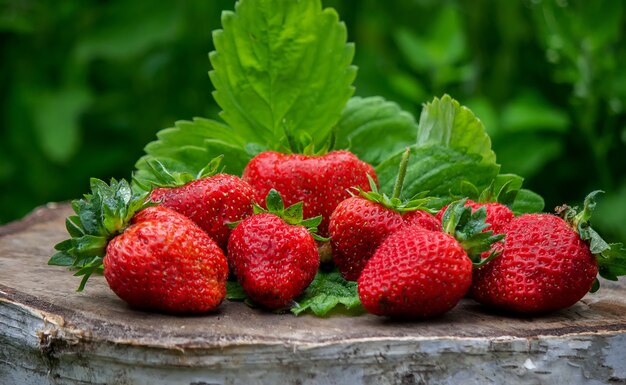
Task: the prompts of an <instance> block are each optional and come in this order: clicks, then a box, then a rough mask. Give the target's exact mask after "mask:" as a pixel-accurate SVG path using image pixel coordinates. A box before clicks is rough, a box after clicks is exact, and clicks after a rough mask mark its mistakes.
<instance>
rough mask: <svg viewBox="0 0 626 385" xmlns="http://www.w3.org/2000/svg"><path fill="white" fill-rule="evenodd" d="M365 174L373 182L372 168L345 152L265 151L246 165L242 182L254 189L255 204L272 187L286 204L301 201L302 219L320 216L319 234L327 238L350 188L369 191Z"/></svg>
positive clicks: (374, 175)
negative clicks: (319, 153)
mask: <svg viewBox="0 0 626 385" xmlns="http://www.w3.org/2000/svg"><path fill="white" fill-rule="evenodd" d="M368 175H369V176H370V177H372V178H373V179H374V180H376V173H375V172H374V169H373V168H372V166H370V165H369V164H367V163H365V162H363V161H361V160H359V159H358V158H357V157H356V156H355V155H354V154H352V153H350V152H348V151H331V152H329V153H327V154H325V155H321V156H309V155H301V154H289V155H286V154H280V153H278V152H273V151H266V152H263V153H261V154H259V155H257V156H255V157H254V158H253V159H252V160H251V161H250V162H249V163H248V165H247V166H246V168H245V169H244V171H243V180H245V181H246V182H248V183H249V184H250V185H251V186H252V188H253V189H254V193H255V198H256V199H255V200H256V202H264V200H265V197H266V196H267V194H268V192H269V191H270V189H272V188H274V189H276V190H277V191H278V192H279V193H280V194H281V196H282V197H283V199H284V200H285V204H286V205H293V204H294V203H296V202H303V203H304V206H303V207H304V218H312V217H315V216H318V215H321V216H322V223H321V224H320V226H319V234H320V235H321V236H324V237H326V236H328V220H329V218H330V215H331V213H332V212H333V210H334V209H335V207H337V205H338V204H339V202H341V201H342V200H344V199H346V198H349V197H350V194H349V193H348V189H349V188H351V187H359V188H361V189H363V190H366V191H367V190H369V188H370V187H369V183H368V179H367V176H368ZM260 204H261V205H263V203H260Z"/></svg>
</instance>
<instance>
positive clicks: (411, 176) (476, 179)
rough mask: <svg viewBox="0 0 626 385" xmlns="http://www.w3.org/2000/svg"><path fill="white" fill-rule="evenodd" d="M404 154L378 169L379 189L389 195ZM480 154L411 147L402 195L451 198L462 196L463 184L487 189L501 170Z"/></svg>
mask: <svg viewBox="0 0 626 385" xmlns="http://www.w3.org/2000/svg"><path fill="white" fill-rule="evenodd" d="M401 158H402V152H399V153H397V154H395V155H394V156H392V157H391V158H389V159H387V160H385V161H384V162H382V163H381V164H379V165H378V166H377V167H376V174H377V175H378V181H379V184H380V190H381V191H383V192H385V193H387V194H390V193H391V192H392V191H393V186H394V183H395V180H396V175H397V173H398V167H399V165H400V159H401ZM481 160H482V158H481V157H480V156H479V155H477V154H469V153H463V152H460V151H457V150H455V149H452V148H448V147H444V146H442V145H439V144H432V145H425V146H417V145H414V146H412V147H411V158H410V159H409V166H408V168H407V173H406V177H405V179H404V189H403V194H404V195H405V196H407V197H410V196H413V195H415V194H417V193H419V192H422V191H428V192H429V195H432V196H439V197H448V196H450V195H461V191H462V190H461V187H462V185H463V182H469V183H472V184H473V185H474V186H476V187H477V188H478V189H479V190H480V189H484V188H486V187H487V186H488V185H489V184H490V183H491V181H492V180H493V179H494V178H495V177H496V175H498V171H499V170H500V167H499V166H498V165H497V164H495V163H485V162H482V161H481Z"/></svg>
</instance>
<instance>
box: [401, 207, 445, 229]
mask: <svg viewBox="0 0 626 385" xmlns="http://www.w3.org/2000/svg"><path fill="white" fill-rule="evenodd" d="M402 218H403V219H404V223H406V224H407V225H415V226H419V227H421V228H423V229H426V230H430V231H443V229H442V228H441V219H439V220H437V218H436V217H435V216H434V215H432V214H431V213H429V212H427V211H423V210H415V211H408V212H406V213H404V215H403V216H402Z"/></svg>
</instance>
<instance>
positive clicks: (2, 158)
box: [0, 0, 626, 241]
mask: <svg viewBox="0 0 626 385" xmlns="http://www.w3.org/2000/svg"><path fill="white" fill-rule="evenodd" d="M233 4H234V1H232V0H230V1H223V0H219V1H218V0H212V1H207V0H194V1H192V0H186V1H179V2H161V3H159V4H158V6H157V5H156V3H155V2H153V1H151V0H133V1H93V0H92V1H88V0H81V1H78V0H75V1H60V2H59V1H51V0H0V58H1V59H0V60H1V61H0V86H1V87H0V223H4V222H8V221H11V220H14V219H16V218H19V217H21V216H23V215H25V214H26V213H27V212H29V211H30V210H32V209H33V208H34V207H35V206H37V205H41V204H44V203H46V202H49V201H63V200H69V199H72V198H76V197H79V196H81V194H83V193H84V192H86V191H87V190H88V183H89V177H91V176H95V177H99V178H104V179H108V178H110V177H116V178H121V177H128V176H129V175H130V172H131V171H132V170H133V164H134V162H135V161H136V160H137V159H138V158H139V157H140V156H141V155H142V153H143V150H142V149H143V146H144V145H145V144H147V143H148V142H149V141H151V140H153V139H154V138H155V133H156V132H157V131H158V130H159V129H162V128H165V127H169V126H172V125H173V123H174V121H176V120H182V119H191V118H192V117H195V116H204V117H215V116H216V114H217V112H218V111H219V109H218V107H217V106H216V105H215V103H214V101H213V99H212V97H211V91H212V89H213V87H212V85H211V82H210V81H209V78H208V76H207V71H208V70H209V61H208V57H207V53H208V52H209V51H211V50H212V49H213V45H212V41H211V30H213V29H216V28H219V26H220V23H219V17H220V12H221V10H222V9H232V8H233ZM324 5H325V6H332V7H335V8H336V9H337V10H338V11H339V13H340V15H341V18H342V19H343V20H344V21H345V22H346V24H347V26H348V31H349V39H350V40H351V41H354V42H355V43H356V48H357V49H356V57H355V64H357V65H358V67H359V75H358V78H357V81H356V87H357V95H361V96H372V95H381V96H384V97H386V98H387V99H390V100H393V101H396V102H398V103H399V104H400V105H402V107H403V108H405V109H406V110H408V111H410V112H412V113H414V114H415V115H416V116H419V112H420V110H421V104H422V103H423V102H426V101H429V100H430V99H432V97H433V96H441V95H442V94H443V93H448V94H450V95H451V96H453V97H454V98H456V99H458V100H459V101H460V102H461V103H462V104H465V105H467V106H469V107H470V108H471V109H472V110H473V111H474V112H475V113H476V114H477V115H478V116H479V117H480V118H481V119H482V120H483V122H484V123H485V125H486V127H487V130H488V131H489V133H490V135H491V137H492V140H493V146H494V149H495V151H496V154H497V155H498V161H499V162H500V163H501V164H502V171H503V172H514V173H518V174H520V175H522V176H524V177H525V178H526V186H527V187H529V188H531V189H533V190H535V191H537V192H539V193H540V194H542V195H543V196H544V198H545V199H546V203H547V206H546V207H547V209H548V210H551V209H552V207H554V206H556V205H557V204H561V203H564V202H569V203H579V202H580V201H581V200H582V198H583V197H584V196H585V195H586V193H587V192H589V191H591V190H594V189H603V190H605V191H606V192H607V194H606V195H605V196H603V198H602V202H601V204H600V205H599V207H598V213H597V214H598V215H597V217H596V218H595V224H596V225H597V226H598V227H600V230H601V231H602V232H603V233H605V234H606V237H607V238H608V239H610V240H611V239H612V240H616V239H621V240H622V241H624V240H626V178H625V176H626V155H625V153H626V36H625V33H626V9H625V8H626V7H625V6H624V2H623V1H621V0H612V1H602V0H594V1H585V0H581V1H566V0H558V1H554V0H543V1H541V0H534V1H493V0H474V1H436V0H387V1H384V2H381V1H375V0H362V1H358V2H355V1H348V0H343V1H340V0H335V1H324Z"/></svg>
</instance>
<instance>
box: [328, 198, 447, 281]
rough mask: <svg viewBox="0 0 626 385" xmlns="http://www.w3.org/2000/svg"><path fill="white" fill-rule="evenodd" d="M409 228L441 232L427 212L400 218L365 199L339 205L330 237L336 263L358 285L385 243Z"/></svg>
mask: <svg viewBox="0 0 626 385" xmlns="http://www.w3.org/2000/svg"><path fill="white" fill-rule="evenodd" d="M406 225H417V226H420V227H423V228H425V229H427V230H435V231H436V230H439V231H441V225H440V224H438V223H437V220H436V219H435V217H434V216H433V215H431V214H430V213H427V212H425V211H419V210H418V211H411V212H407V213H405V214H400V213H398V212H397V211H394V210H391V209H388V208H386V207H384V206H382V205H381V204H379V203H375V202H372V201H370V200H368V199H365V198H362V197H351V198H348V199H346V200H344V201H342V202H341V203H339V205H338V206H337V208H336V209H335V211H334V212H333V214H332V215H331V217H330V224H329V234H330V243H331V246H332V250H333V254H332V255H333V261H334V262H335V265H336V266H337V268H338V269H339V272H340V273H341V275H342V276H343V277H344V278H345V279H346V280H348V281H356V280H357V279H358V278H359V275H360V274H361V271H363V268H364V267H365V264H366V263H367V261H368V259H370V257H371V256H372V255H373V254H374V252H375V251H376V248H378V246H379V245H380V244H381V243H382V241H383V240H385V238H387V237H388V236H389V235H390V234H392V233H393V232H395V231H397V230H399V229H400V228H402V227H403V226H406Z"/></svg>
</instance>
